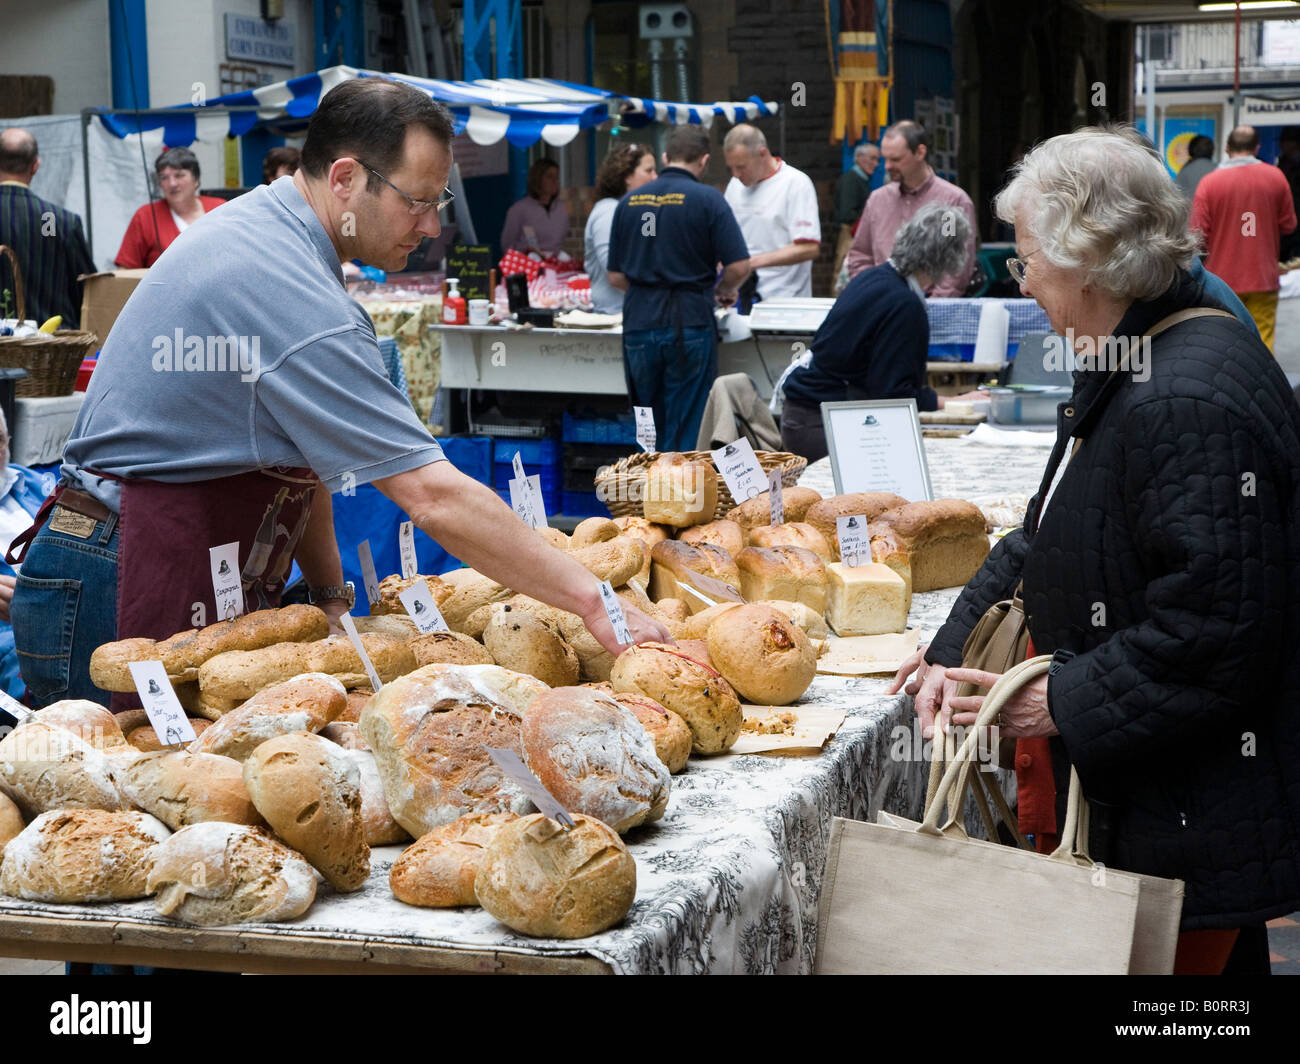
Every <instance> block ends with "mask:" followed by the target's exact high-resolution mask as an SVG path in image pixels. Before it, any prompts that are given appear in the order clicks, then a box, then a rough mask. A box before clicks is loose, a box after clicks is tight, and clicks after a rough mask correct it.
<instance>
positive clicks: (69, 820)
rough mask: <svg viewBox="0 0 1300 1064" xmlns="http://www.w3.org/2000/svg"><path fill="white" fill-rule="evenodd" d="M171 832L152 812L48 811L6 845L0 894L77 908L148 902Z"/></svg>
mask: <svg viewBox="0 0 1300 1064" xmlns="http://www.w3.org/2000/svg"><path fill="white" fill-rule="evenodd" d="M170 834H171V833H170V832H169V831H168V830H167V828H166V827H165V826H164V825H163V824H162V823H161V822H160V821H158V820H156V819H155V818H154V817H151V816H149V814H148V813H136V812H108V811H105V810H102V809H55V810H51V811H50V812H48V813H42V814H41V815H40V816H38V817H37V818H36V819H35V820H33V821H32V822H31V823H30V824H28V825H27V827H26V828H25V829H24V830H23V832H22V833H21V834H20V835H18V836H17V837H16V838H14V839H12V840H10V842H9V845H8V846H6V847H5V854H4V867H3V868H2V869H0V891H3V892H4V893H5V894H8V895H9V896H10V897H12V898H25V899H26V900H27V901H47V902H60V903H65V904H73V905H76V904H84V903H86V902H95V901H125V900H128V899H131V898H143V897H145V896H146V895H147V894H148V893H149V887H148V881H149V872H150V870H151V869H152V867H153V859H154V853H155V850H156V847H157V846H158V844H159V843H161V842H164V841H165V840H166V839H167V837H168V835H170Z"/></svg>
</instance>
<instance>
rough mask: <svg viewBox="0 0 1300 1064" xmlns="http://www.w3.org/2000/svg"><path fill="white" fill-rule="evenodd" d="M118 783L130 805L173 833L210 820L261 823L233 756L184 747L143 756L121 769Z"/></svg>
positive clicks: (241, 769) (240, 770) (242, 770)
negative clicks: (198, 752)
mask: <svg viewBox="0 0 1300 1064" xmlns="http://www.w3.org/2000/svg"><path fill="white" fill-rule="evenodd" d="M119 786H120V787H121V789H122V793H123V794H124V795H125V796H126V797H127V799H128V800H129V801H130V802H131V804H132V805H134V806H136V807H137V808H138V809H143V810H144V811H145V812H146V813H151V814H152V815H153V816H156V817H157V818H158V819H159V820H161V821H162V822H163V823H164V824H166V825H167V826H168V827H169V828H171V829H172V830H173V831H179V830H180V829H181V828H183V827H188V826H189V825H190V824H201V823H203V822H204V821H208V820H223V821H227V822H229V823H231V824H260V823H261V822H262V818H261V817H260V816H259V815H258V813H257V810H256V809H255V808H253V803H252V800H251V799H250V798H249V797H248V788H246V787H245V786H244V766H243V765H241V764H240V763H239V762H238V761H236V760H234V759H233V758H229V757H220V756H219V755H217V754H191V753H188V752H187V751H183V750H175V751H171V750H169V751H159V752H157V753H150V754H144V755H143V756H141V757H138V758H136V760H135V761H134V763H132V764H131V765H130V766H128V767H127V768H125V769H124V770H123V771H122V773H121V779H120V782H119Z"/></svg>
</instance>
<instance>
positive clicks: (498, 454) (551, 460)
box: [492, 439, 560, 473]
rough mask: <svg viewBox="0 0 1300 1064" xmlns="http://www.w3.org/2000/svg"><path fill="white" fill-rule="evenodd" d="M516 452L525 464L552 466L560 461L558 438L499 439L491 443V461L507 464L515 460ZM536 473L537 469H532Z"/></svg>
mask: <svg viewBox="0 0 1300 1064" xmlns="http://www.w3.org/2000/svg"><path fill="white" fill-rule="evenodd" d="M516 452H517V453H518V454H519V457H520V458H522V459H523V462H524V465H525V466H530V465H532V466H554V465H558V464H559V461H560V444H559V441H558V440H552V439H546V440H514V439H499V440H494V441H493V443H492V461H493V462H494V463H495V464H497V465H500V464H501V463H503V462H504V463H505V464H506V465H507V466H508V465H510V464H511V463H512V462H513V461H514V460H515V454H516ZM532 472H534V473H536V472H539V470H536V469H534V470H532Z"/></svg>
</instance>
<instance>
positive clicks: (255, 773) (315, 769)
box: [244, 732, 370, 892]
mask: <svg viewBox="0 0 1300 1064" xmlns="http://www.w3.org/2000/svg"><path fill="white" fill-rule="evenodd" d="M244 786H246V787H247V788H248V795H249V797H250V798H252V799H253V804H254V805H255V806H257V811H258V812H259V813H261V814H262V816H263V817H264V818H265V819H266V822H267V823H268V824H270V825H271V827H272V828H274V829H275V833H276V834H277V835H279V836H280V838H282V839H284V841H285V842H287V843H288V844H289V845H290V846H292V847H293V848H294V849H295V850H297V851H298V852H299V853H300V854H302V855H303V856H304V857H305V858H307V860H308V861H310V862H311V864H312V866H313V867H314V868H315V869H316V870H317V871H318V872H320V874H321V875H323V876H324V877H325V878H326V879H328V880H329V881H330V883H331V885H332V886H333V887H334V889H335V890H339V891H345V892H346V891H353V890H359V889H360V888H361V886H362V885H363V884H364V883H365V881H366V878H367V877H368V876H369V875H370V847H369V846H367V845H366V839H365V829H364V827H363V825H362V821H361V775H360V772H359V771H358V769H357V767H356V765H355V764H354V763H353V762H352V761H350V760H349V759H348V757H347V755H346V753H345V752H344V751H343V750H342V749H341V748H340V747H338V746H335V745H334V744H333V743H331V742H330V741H329V740H328V739H322V738H321V737H320V736H319V735H313V734H311V733H310V732H294V733H293V734H292V735H281V736H278V737H277V738H275V739H270V740H268V741H267V742H265V743H263V744H262V745H261V746H259V747H258V748H257V749H256V750H254V751H253V752H252V754H250V755H249V758H248V760H247V761H245V762H244Z"/></svg>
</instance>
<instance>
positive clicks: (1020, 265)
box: [1007, 248, 1043, 284]
mask: <svg viewBox="0 0 1300 1064" xmlns="http://www.w3.org/2000/svg"><path fill="white" fill-rule="evenodd" d="M1042 250H1043V249H1042V248H1034V250H1033V251H1031V252H1030V253H1029V254H1028V255H1026V256H1025V257H1024V258H1023V259H1007V273H1009V274H1011V277H1012V279H1013V280H1014V281H1015V282H1016V284H1024V283H1025V267H1026V266H1028V265H1029V260H1030V259H1032V258H1033V257H1034V256H1035V255H1037V254H1038V253H1039V252H1040V251H1042Z"/></svg>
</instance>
